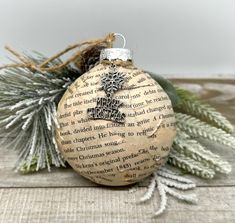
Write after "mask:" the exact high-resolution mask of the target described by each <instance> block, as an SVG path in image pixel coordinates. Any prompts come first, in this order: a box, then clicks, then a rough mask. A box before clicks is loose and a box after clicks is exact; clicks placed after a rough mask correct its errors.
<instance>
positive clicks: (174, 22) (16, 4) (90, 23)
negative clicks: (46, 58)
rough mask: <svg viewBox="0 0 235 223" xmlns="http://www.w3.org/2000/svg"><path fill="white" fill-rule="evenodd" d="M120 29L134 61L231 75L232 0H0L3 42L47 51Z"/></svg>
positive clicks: (234, 44)
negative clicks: (131, 50) (133, 55)
mask: <svg viewBox="0 0 235 223" xmlns="http://www.w3.org/2000/svg"><path fill="white" fill-rule="evenodd" d="M109 32H120V33H123V34H124V35H125V36H126V38H127V47H128V48H131V49H133V50H134V54H135V64H136V65H137V66H138V67H141V68H145V69H148V70H152V71H155V72H158V73H161V74H166V75H167V76H169V75H170V76H172V75H173V76H175V75H179V76H182V75H186V76H187V75H194V76H198V75H199V76H203V77H206V76H208V74H210V75H212V76H215V75H217V74H227V75H228V76H230V77H235V75H234V74H235V1H234V0H115V1H114V0H113V1H111V0H0V63H5V62H6V60H5V59H4V57H5V56H6V52H5V51H4V49H3V47H4V45H6V44H8V45H11V46H13V47H14V48H17V49H20V50H22V49H29V50H30V49H35V50H38V51H40V52H43V53H45V54H46V55H51V54H54V53H56V52H57V51H58V50H60V49H62V48H64V47H65V46H67V45H68V44H70V43H73V42H76V41H79V40H84V39H86V38H89V39H90V38H96V37H100V36H104V35H106V34H107V33H109Z"/></svg>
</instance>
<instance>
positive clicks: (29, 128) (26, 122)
mask: <svg viewBox="0 0 235 223" xmlns="http://www.w3.org/2000/svg"><path fill="white" fill-rule="evenodd" d="M27 58H30V59H33V60H34V61H35V62H36V63H40V62H41V61H44V60H45V59H46V58H45V57H43V56H41V55H39V54H36V55H34V57H32V56H28V57H27V56H26V59H27ZM60 63H61V61H60V60H56V61H53V62H51V63H49V64H48V66H51V65H53V64H60ZM78 76H79V72H77V71H76V70H74V69H73V68H71V67H70V66H67V67H66V68H63V69H62V70H60V71H58V72H56V73H47V72H43V73H40V72H38V71H32V70H30V69H28V68H7V69H5V70H1V73H0V134H1V137H2V138H1V139H0V141H1V143H2V144H4V147H5V148H9V149H16V150H18V151H19V160H18V163H17V164H16V166H17V169H18V170H20V171H23V172H31V171H37V170H39V169H43V168H47V169H48V170H50V166H51V165H55V166H57V167H59V166H64V161H63V159H62V158H61V155H60V152H59V150H58V149H57V145H56V141H55V127H56V125H57V122H56V118H55V117H56V109H57V104H58V102H59V100H60V98H61V97H62V95H63V93H64V92H65V91H66V90H67V87H68V86H69V85H70V84H71V83H72V82H73V80H74V79H75V78H76V77H78Z"/></svg>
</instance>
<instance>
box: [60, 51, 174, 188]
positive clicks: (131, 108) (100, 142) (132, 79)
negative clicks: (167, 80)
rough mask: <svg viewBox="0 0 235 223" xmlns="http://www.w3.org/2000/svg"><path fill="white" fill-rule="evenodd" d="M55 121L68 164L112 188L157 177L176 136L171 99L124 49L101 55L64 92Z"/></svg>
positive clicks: (61, 148) (129, 52)
mask: <svg viewBox="0 0 235 223" xmlns="http://www.w3.org/2000/svg"><path fill="white" fill-rule="evenodd" d="M57 119H58V122H59V128H57V131H56V141H57V144H58V147H59V149H60V150H61V152H62V155H63V157H64V159H65V160H66V161H67V162H68V163H69V164H70V165H71V166H72V168H73V169H74V170H75V171H77V172H78V173H79V174H81V175H82V176H84V177H86V178H88V179H90V180H91V181H94V182H96V183H98V184H103V185H110V186H121V185H128V184H133V183H135V182H138V181H140V180H142V179H144V178H145V177H147V176H149V175H150V174H151V173H153V172H154V171H155V170H156V169H158V168H159V167H160V166H162V165H163V164H164V163H165V161H166V160H167V156H168V153H169V152H170V148H171V145H172V143H173V140H174V138H175V135H176V129H175V117H174V111H173V109H172V105H171V101H170V99H169V97H168V95H167V94H166V93H165V92H164V90H163V89H162V88H161V87H160V85H159V84H158V83H157V82H156V81H155V80H153V79H152V78H151V76H150V75H149V74H148V73H146V72H143V71H142V70H140V69H138V68H136V67H135V66H134V65H133V62H132V54H131V51H130V50H128V49H125V48H106V49H103V50H102V51H101V55H100V63H99V64H98V65H96V66H95V67H94V68H92V69H91V70H89V71H88V72H86V73H85V74H83V75H82V76H80V77H79V78H78V79H77V80H76V81H75V82H74V83H73V84H72V85H71V86H70V87H69V88H68V90H67V91H66V92H65V94H64V96H63V97H62V99H61V101H60V103H59V105H58V110H57Z"/></svg>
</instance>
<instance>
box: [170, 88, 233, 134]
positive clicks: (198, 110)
mask: <svg viewBox="0 0 235 223" xmlns="http://www.w3.org/2000/svg"><path fill="white" fill-rule="evenodd" d="M176 92H177V95H178V97H179V98H180V103H178V104H177V106H176V107H175V108H174V110H175V111H176V112H181V113H186V114H189V115H191V116H194V117H196V118H198V119H200V120H202V121H205V122H207V123H208V124H210V125H213V126H215V127H217V128H221V129H223V130H224V131H226V132H228V133H232V132H233V131H234V128H233V125H232V124H231V123H230V122H229V121H228V120H227V119H226V118H225V117H224V116H223V115H222V114H221V113H220V112H218V111H216V109H215V108H213V107H211V106H210V105H209V104H206V103H204V102H202V101H201V100H200V99H199V98H198V97H197V96H196V95H194V94H193V93H191V92H189V91H187V90H184V89H181V88H176Z"/></svg>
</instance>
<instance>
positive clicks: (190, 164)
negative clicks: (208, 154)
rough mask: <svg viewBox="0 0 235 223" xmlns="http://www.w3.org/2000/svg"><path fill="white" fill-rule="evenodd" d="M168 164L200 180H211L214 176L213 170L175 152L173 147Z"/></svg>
mask: <svg viewBox="0 0 235 223" xmlns="http://www.w3.org/2000/svg"><path fill="white" fill-rule="evenodd" d="M168 163H169V164H171V165H173V166H175V167H178V168H180V169H182V170H184V171H185V172H187V173H191V174H193V175H196V176H199V177H202V178H207V179H212V178H213V177H214V176H215V171H214V170H213V169H211V168H209V167H207V166H205V165H203V163H201V162H199V161H196V160H194V159H192V158H190V157H188V156H185V155H184V154H182V153H179V152H177V150H176V149H174V145H173V148H172V150H171V152H170V154H169V158H168Z"/></svg>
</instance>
